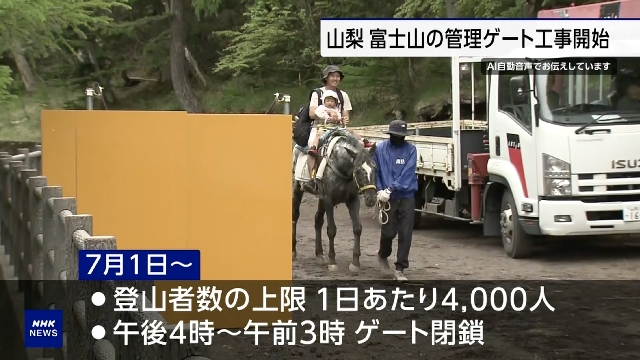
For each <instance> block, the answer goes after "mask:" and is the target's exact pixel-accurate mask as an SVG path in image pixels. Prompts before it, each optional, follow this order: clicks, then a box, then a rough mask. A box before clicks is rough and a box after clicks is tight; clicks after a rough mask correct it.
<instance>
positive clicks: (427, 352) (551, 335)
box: [208, 197, 640, 360]
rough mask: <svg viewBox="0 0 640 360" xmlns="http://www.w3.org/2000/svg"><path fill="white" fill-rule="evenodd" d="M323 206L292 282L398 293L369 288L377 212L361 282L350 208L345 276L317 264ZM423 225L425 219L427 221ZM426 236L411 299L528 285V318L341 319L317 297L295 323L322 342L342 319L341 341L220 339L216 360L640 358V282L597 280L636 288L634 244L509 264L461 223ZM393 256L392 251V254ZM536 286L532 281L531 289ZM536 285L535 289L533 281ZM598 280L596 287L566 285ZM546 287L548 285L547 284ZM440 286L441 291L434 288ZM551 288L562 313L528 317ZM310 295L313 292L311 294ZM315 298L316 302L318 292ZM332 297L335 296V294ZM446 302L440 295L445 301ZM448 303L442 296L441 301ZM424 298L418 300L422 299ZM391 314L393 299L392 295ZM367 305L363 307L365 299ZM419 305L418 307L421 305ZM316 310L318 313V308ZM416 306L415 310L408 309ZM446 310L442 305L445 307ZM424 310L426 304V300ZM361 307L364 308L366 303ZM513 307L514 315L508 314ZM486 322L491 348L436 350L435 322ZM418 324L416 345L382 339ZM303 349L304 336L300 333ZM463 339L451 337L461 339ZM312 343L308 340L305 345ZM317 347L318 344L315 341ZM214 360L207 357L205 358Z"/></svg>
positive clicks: (301, 235) (639, 258) (344, 231)
mask: <svg viewBox="0 0 640 360" xmlns="http://www.w3.org/2000/svg"><path fill="white" fill-rule="evenodd" d="M316 202H317V200H316V199H314V198H311V197H306V198H305V201H304V203H303V204H302V206H301V217H300V220H299V222H298V248H297V250H298V258H297V260H296V261H295V262H294V265H293V276H294V279H297V280H300V281H301V282H302V283H307V281H306V280H323V281H322V282H319V281H316V282H313V281H311V282H308V286H309V287H310V288H313V287H314V286H316V287H320V286H329V287H330V286H331V284H333V286H344V283H341V284H337V283H336V280H352V281H353V280H355V281H356V282H352V283H351V284H355V285H356V286H358V285H359V287H360V289H361V290H360V291H361V292H360V293H361V294H362V293H363V291H364V289H366V288H369V286H373V287H374V288H377V289H380V288H385V289H386V291H387V294H389V293H390V292H391V290H392V289H393V288H395V287H396V286H398V284H397V283H394V282H392V281H388V282H384V283H383V282H377V283H371V282H369V281H365V280H379V279H385V276H382V275H381V274H380V273H379V271H378V268H377V261H376V257H375V256H376V252H377V249H378V246H377V244H378V236H379V226H378V224H377V222H376V220H375V219H373V216H374V214H373V212H372V210H371V209H366V208H364V207H363V208H362V210H361V218H362V222H363V234H362V256H361V270H360V273H359V275H357V276H354V275H352V274H351V273H349V270H348V265H349V262H350V259H351V251H352V250H351V246H352V245H351V244H352V240H351V239H352V232H351V224H350V220H349V217H348V214H347V211H346V208H345V207H344V206H340V207H339V208H338V210H337V212H336V214H337V218H336V222H337V225H338V235H337V238H336V254H337V255H336V258H337V261H338V265H339V271H336V272H330V271H328V268H327V266H326V265H319V264H317V263H316V260H315V250H314V249H315V248H314V229H313V215H314V213H315V206H316ZM424 220H425V219H423V222H424ZM426 220H427V221H428V227H427V228H425V229H419V230H416V231H415V232H414V237H413V245H412V249H411V256H410V258H411V260H410V269H408V270H407V271H406V275H407V277H408V278H409V280H410V281H409V283H408V284H404V285H400V286H402V287H403V288H404V289H406V290H407V291H408V292H409V293H414V294H417V292H418V289H419V287H422V286H424V287H428V288H431V287H433V286H441V287H442V288H446V289H448V288H449V287H451V286H456V288H457V290H456V300H457V301H459V302H460V304H465V303H466V304H467V306H468V305H469V303H470V301H469V299H470V295H469V294H470V293H471V289H472V287H475V286H482V287H484V288H486V289H487V293H490V291H491V289H492V288H493V287H495V286H504V287H506V288H507V293H508V294H509V293H510V290H509V289H508V287H509V286H510V287H511V288H513V287H515V286H522V287H523V288H524V289H525V290H526V292H527V298H528V301H527V310H525V311H522V312H515V311H508V310H507V311H503V312H495V311H492V310H487V311H483V312H469V313H464V312H461V310H460V307H458V310H457V311H455V312H452V311H451V309H450V308H447V307H438V306H436V308H434V309H433V310H431V311H430V312H424V311H422V307H418V306H416V311H380V312H374V311H367V310H359V311H358V312H353V313H337V312H335V311H329V312H325V311H321V310H320V305H319V304H318V302H319V301H320V297H319V296H317V295H316V296H314V297H312V299H309V295H307V304H308V305H307V306H308V308H309V309H308V311H307V312H305V313H297V314H296V315H295V316H294V321H303V320H308V319H311V320H313V321H314V323H315V324H316V329H315V333H316V335H318V336H319V321H320V320H335V319H340V320H341V321H344V322H345V324H346V325H345V326H346V331H345V337H344V340H343V341H344V342H343V344H342V345H340V346H336V345H333V344H317V342H316V344H313V345H295V346H274V345H272V344H271V343H270V341H272V340H271V339H272V337H271V336H265V338H266V339H264V340H262V341H261V342H260V344H261V345H259V346H255V345H253V338H250V339H247V338H245V339H242V338H224V339H222V338H219V342H218V344H222V345H217V346H214V347H215V350H214V349H210V350H213V352H212V353H210V356H219V355H222V356H223V358H234V359H235V358H251V359H316V358H322V359H336V360H337V359H350V360H356V359H362V360H368V359H380V360H382V359H427V358H428V359H442V360H445V359H447V360H448V359H491V360H496V359H531V360H551V359H558V360H560V359H585V360H586V359H589V360H595V359H603V360H604V359H607V360H608V359H613V358H615V359H629V360H631V359H634V360H635V359H638V358H640V337H639V336H638V333H639V332H640V310H639V309H638V304H639V302H638V301H639V300H640V290H639V289H640V287H639V286H637V285H638V282H630V281H593V280H617V279H619V280H633V279H637V278H638V269H639V265H640V247H639V246H638V245H639V243H638V241H637V240H633V239H631V238H619V239H616V240H612V239H602V238H599V239H591V240H587V239H584V238H582V239H570V240H565V241H562V242H558V241H553V242H546V243H544V244H542V245H541V246H539V248H538V249H537V251H536V253H535V256H534V257H533V258H531V259H527V260H513V259H510V258H508V257H507V256H506V254H505V253H504V251H503V249H502V245H501V242H500V239H497V238H484V237H482V230H481V228H479V227H474V226H465V225H464V224H462V225H461V224H460V223H457V222H449V221H442V220H437V219H434V220H432V219H426ZM323 238H324V253H325V255H326V254H327V252H328V243H327V239H326V225H325V229H324V230H323ZM394 252H395V247H394ZM418 280H472V281H471V282H457V283H452V282H446V283H443V282H441V281H433V282H430V283H426V284H425V283H422V284H418V283H413V282H414V281H416V282H417V281H418ZM479 280H517V281H514V282H497V281H495V282H480V281H479ZM524 280H530V281H524ZM531 280H538V281H531ZM566 280H591V281H581V282H576V281H566ZM542 281H544V282H542ZM437 283H439V284H440V285H434V284H437ZM541 286H545V288H546V292H545V294H546V298H547V299H548V300H549V303H550V304H551V305H552V306H553V307H554V308H555V311H553V312H552V311H550V310H548V309H547V308H545V307H544V306H543V307H542V308H539V309H536V311H529V309H530V306H531V305H533V303H535V302H536V300H537V299H538V297H539V293H540V287H541ZM307 291H308V292H307V294H309V289H308V290H307ZM311 293H315V291H314V290H311ZM330 293H331V291H330ZM438 294H440V295H438V297H439V298H440V299H442V297H443V295H444V292H443V293H440V292H439V293H438ZM330 296H334V297H335V294H332V295H330ZM441 296H442V297H441ZM416 297H418V295H416ZM387 299H388V300H387V301H388V305H390V304H391V302H392V301H393V297H392V296H391V297H390V296H387ZM361 300H362V299H361ZM414 300H415V299H414ZM313 301H315V302H316V304H315V305H312V304H311V303H312V302H313ZM408 302H409V303H412V304H414V305H415V304H417V301H413V302H412V301H408ZM438 302H440V300H438ZM427 303H429V302H428V301H427ZM361 305H362V302H361ZM507 308H509V307H507ZM373 319H376V320H378V322H379V324H380V325H379V329H380V330H378V332H377V334H375V333H374V335H372V337H371V338H370V340H369V341H368V342H366V343H364V344H358V343H357V341H358V340H359V339H361V338H362V337H363V336H362V335H363V334H362V333H361V334H359V335H356V334H355V333H354V331H355V329H356V328H357V325H358V323H359V322H360V321H365V323H366V324H370V323H371V321H373ZM445 319H447V320H455V321H456V324H459V323H460V322H461V321H462V320H471V319H481V320H483V321H484V326H483V334H484V335H483V340H484V344H483V345H480V344H477V343H476V344H474V345H459V344H458V345H455V346H447V345H437V344H436V345H433V344H432V342H431V340H432V339H431V338H432V335H433V333H432V331H430V330H431V326H430V323H431V321H432V320H445ZM413 320H415V321H416V322H417V324H418V327H421V328H422V329H426V330H427V331H428V332H429V334H428V336H427V337H421V336H420V335H418V336H417V340H416V344H412V339H411V335H410V333H408V334H407V335H397V336H390V335H382V334H381V331H382V330H383V329H405V330H409V329H411V323H412V321H413ZM297 333H298V335H297V336H298V340H297V341H298V342H299V339H300V338H302V337H303V336H304V335H303V333H304V329H303V328H298V330H297ZM459 335H460V333H455V335H453V336H454V337H455V338H458V336H459ZM305 339H308V337H307V336H305ZM318 339H319V337H318ZM208 355H209V354H208Z"/></svg>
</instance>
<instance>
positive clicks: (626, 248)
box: [293, 195, 640, 280]
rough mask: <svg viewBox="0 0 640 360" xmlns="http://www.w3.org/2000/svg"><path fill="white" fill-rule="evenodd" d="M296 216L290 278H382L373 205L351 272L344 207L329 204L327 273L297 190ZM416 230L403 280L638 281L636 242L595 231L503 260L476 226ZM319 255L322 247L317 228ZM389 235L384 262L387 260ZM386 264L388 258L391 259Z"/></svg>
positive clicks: (435, 221)
mask: <svg viewBox="0 0 640 360" xmlns="http://www.w3.org/2000/svg"><path fill="white" fill-rule="evenodd" d="M303 201H304V202H303V204H302V205H301V207H300V219H299V220H298V228H297V232H298V245H297V250H298V257H297V261H295V262H294V264H293V277H294V279H304V280H307V279H352V280H353V279H357V280H373V279H388V277H385V276H384V275H381V274H380V272H379V271H378V263H377V259H376V254H377V251H378V242H379V238H380V226H379V224H378V222H377V220H376V219H374V216H375V214H374V212H373V209H369V208H366V207H364V205H362V208H361V210H360V218H361V221H362V228H363V229H362V237H361V254H362V255H361V256H360V264H361V269H360V273H359V274H358V276H357V277H354V276H353V275H352V274H351V273H350V272H349V270H348V267H349V263H350V261H351V257H352V255H351V254H352V246H353V233H352V230H351V221H350V219H349V214H348V212H347V209H346V207H345V206H344V205H340V206H338V208H337V210H336V212H335V213H336V224H337V227H338V234H337V236H336V240H335V246H336V261H337V262H338V266H339V267H340V270H339V271H338V272H330V271H328V269H327V267H326V266H321V265H318V264H317V263H316V260H315V230H314V228H313V216H314V214H315V209H316V206H317V199H315V198H314V197H310V196H307V195H305V199H304V200H303ZM422 224H424V225H423V226H422V228H420V229H417V230H415V231H414V233H413V241H412V245H411V253H410V256H409V259H410V260H409V269H407V270H405V275H406V276H407V277H408V278H409V280H638V279H640V272H639V269H640V240H638V239H637V238H632V237H622V236H620V237H617V238H615V239H612V238H610V237H609V238H606V237H598V238H593V239H590V238H588V237H579V238H569V239H564V240H561V241H560V240H557V239H554V240H545V241H544V242H543V243H542V244H540V246H537V247H536V249H535V253H534V255H533V256H532V257H531V258H530V259H519V260H514V259H511V258H509V257H508V256H507V255H506V253H505V252H504V249H503V248H502V242H501V240H500V238H487V237H483V236H482V227H481V226H474V225H468V224H464V223H460V222H457V221H449V220H443V219H439V218H430V217H424V216H423V218H422ZM322 236H323V250H324V254H325V256H326V254H327V253H328V251H329V241H328V238H327V235H326V221H325V227H324V229H323V231H322ZM396 244H397V243H396V242H395V240H394V249H393V255H392V257H391V258H390V260H391V262H392V261H395V251H396V247H395V245H396ZM391 265H393V264H391Z"/></svg>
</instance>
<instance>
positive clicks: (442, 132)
mask: <svg viewBox="0 0 640 360" xmlns="http://www.w3.org/2000/svg"><path fill="white" fill-rule="evenodd" d="M452 125H453V121H452V120H448V121H430V122H420V123H409V124H407V126H408V128H409V130H410V131H413V132H414V133H415V135H412V136H407V137H406V140H407V141H408V142H410V143H412V144H413V145H415V146H416V150H417V152H418V154H417V158H418V166H417V169H416V173H417V174H418V175H423V176H428V177H436V178H442V181H443V183H444V184H445V185H446V186H447V187H448V188H450V189H455V188H456V186H457V183H456V181H455V178H456V171H460V172H463V170H464V169H462V168H461V169H455V157H456V156H460V157H461V159H462V158H464V159H466V154H467V153H468V152H482V151H483V145H482V133H483V131H484V130H485V129H486V128H487V122H486V121H484V120H461V121H460V129H461V132H462V134H461V137H462V138H465V139H464V141H462V142H461V149H457V151H456V149H455V140H454V138H453V136H452V133H451V131H452ZM388 128H389V126H388V125H371V126H360V127H353V128H352V129H353V130H355V131H356V132H357V133H358V134H359V135H360V136H361V137H363V138H366V139H368V140H370V141H373V142H380V141H384V140H385V139H387V138H388V137H389V135H387V134H384V133H383V131H385V130H387V129H388ZM467 138H468V139H467ZM464 163H465V164H466V161H465V162H464ZM463 166H464V165H463ZM461 175H462V177H463V178H465V177H466V171H464V173H463V174H461Z"/></svg>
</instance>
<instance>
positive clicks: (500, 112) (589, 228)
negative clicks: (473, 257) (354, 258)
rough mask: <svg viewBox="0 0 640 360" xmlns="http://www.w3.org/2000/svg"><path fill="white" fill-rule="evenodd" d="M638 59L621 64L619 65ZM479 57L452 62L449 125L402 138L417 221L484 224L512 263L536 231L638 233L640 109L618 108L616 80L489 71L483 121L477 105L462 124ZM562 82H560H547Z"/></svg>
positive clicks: (429, 125) (367, 130)
mask: <svg viewBox="0 0 640 360" xmlns="http://www.w3.org/2000/svg"><path fill="white" fill-rule="evenodd" d="M557 60H558V61H562V59H557ZM639 60H640V59H631V58H621V59H618V69H621V68H623V67H625V66H627V65H628V66H635V64H640V62H639ZM481 61H482V59H479V58H452V59H451V66H452V71H451V74H452V77H451V82H452V89H451V95H452V101H451V102H452V116H451V120H450V121H440V122H420V123H410V124H409V127H410V129H412V130H413V131H414V132H415V135H413V136H409V137H407V140H408V141H409V142H411V143H413V144H414V145H415V146H416V148H417V151H418V164H417V165H418V167H417V173H416V176H417V177H418V183H419V190H418V191H417V192H416V199H417V202H416V204H417V205H416V207H417V208H416V219H417V220H418V221H419V220H420V219H421V214H422V213H427V214H432V215H438V216H442V217H445V218H449V219H454V220H460V221H466V222H469V223H474V224H482V225H483V229H484V235H485V236H502V242H503V245H504V249H505V251H506V253H507V254H508V256H510V257H511V258H525V257H527V256H529V255H530V254H531V249H532V246H533V244H534V242H535V239H536V237H537V236H541V235H547V236H568V235H608V234H630V233H640V110H638V111H619V110H616V103H617V101H618V100H619V99H620V97H621V96H622V95H624V94H621V93H620V92H621V91H625V89H621V90H618V91H617V92H616V91H615V90H616V89H615V88H614V87H615V86H614V85H613V83H614V82H613V80H612V78H615V75H613V76H612V75H611V74H609V75H607V74H604V73H601V74H600V75H593V74H587V73H585V72H584V71H583V72H581V71H577V70H575V71H572V72H570V73H565V74H564V76H558V75H555V77H554V75H549V72H548V71H546V72H545V71H536V70H535V69H528V70H527V69H524V70H522V71H491V72H489V73H488V74H487V75H486V98H487V101H486V119H487V120H477V119H476V118H475V114H476V113H477V112H476V109H475V108H474V105H473V104H474V101H472V102H471V103H472V105H471V107H472V109H471V116H470V119H468V120H464V119H461V101H460V84H461V76H460V69H461V66H462V68H463V69H465V67H466V69H469V68H470V69H471V79H472V81H471V84H472V91H471V97H472V99H473V98H474V97H475V96H474V95H475V94H474V92H475V89H474V88H475V84H474V81H473V79H474V78H475V74H474V72H475V71H477V66H478V65H477V63H478V62H481ZM495 61H496V62H494V64H497V63H498V62H499V60H497V59H495ZM625 64H627V65H625ZM560 77H563V78H564V86H563V87H562V86H559V87H558V86H553V84H556V85H558V84H560V82H561V81H560V80H556V79H559V78H560ZM555 81H558V83H555ZM618 82H619V83H622V81H621V80H620V81H618ZM554 89H555V90H557V89H560V90H557V92H556V93H555V94H553V92H552V90H554ZM612 90H613V91H612ZM552 95H553V96H554V98H552ZM552 103H553V104H554V105H551V104H552ZM638 108H639V109H640V106H639V107H638ZM354 129H356V130H357V131H358V133H359V134H360V135H362V136H363V137H365V138H367V139H369V140H371V141H376V142H378V141H383V140H385V139H386V138H387V137H388V136H387V135H385V134H383V133H382V130H385V129H386V126H364V127H356V128H354Z"/></svg>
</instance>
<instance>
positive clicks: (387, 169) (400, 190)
mask: <svg viewBox="0 0 640 360" xmlns="http://www.w3.org/2000/svg"><path fill="white" fill-rule="evenodd" d="M416 153H417V151H416V147H415V146H414V145H413V144H410V143H408V142H406V141H405V142H404V143H403V144H402V145H400V146H394V145H392V144H391V143H390V142H389V140H385V141H383V142H380V143H378V144H377V145H376V152H375V154H374V155H373V160H374V161H375V162H376V164H377V166H378V170H377V179H376V188H377V189H378V190H384V189H386V188H389V189H391V199H405V198H409V197H413V196H414V193H415V192H416V191H417V190H418V178H417V177H416V167H417V165H418V160H417V155H416Z"/></svg>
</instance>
